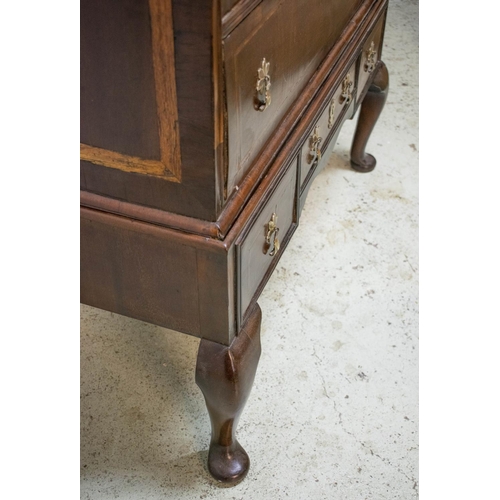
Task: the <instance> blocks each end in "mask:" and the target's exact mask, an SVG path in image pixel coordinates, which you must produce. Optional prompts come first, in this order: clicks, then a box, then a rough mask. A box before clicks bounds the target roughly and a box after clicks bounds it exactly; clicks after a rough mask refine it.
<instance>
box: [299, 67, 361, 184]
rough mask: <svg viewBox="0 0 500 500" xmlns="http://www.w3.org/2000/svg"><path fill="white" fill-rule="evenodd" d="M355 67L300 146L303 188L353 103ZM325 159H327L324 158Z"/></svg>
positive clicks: (324, 154)
mask: <svg viewBox="0 0 500 500" xmlns="http://www.w3.org/2000/svg"><path fill="white" fill-rule="evenodd" d="M355 77H356V66H355V64H353V65H352V66H351V68H350V69H349V71H348V72H347V73H346V75H345V76H344V77H343V78H342V80H341V83H340V84H339V85H338V86H337V88H336V90H335V91H334V93H333V96H332V98H331V99H330V100H329V101H327V103H326V107H325V109H324V111H323V113H322V114H321V116H320V118H319V119H318V121H317V122H316V123H315V124H314V126H313V128H312V130H311V134H310V135H309V137H308V139H307V140H306V142H305V143H304V145H303V146H302V152H301V156H300V186H301V187H303V186H304V184H305V183H306V182H307V178H308V176H309V174H310V173H312V170H313V169H315V168H316V167H317V166H318V164H320V163H321V161H322V159H323V158H326V157H327V156H328V155H326V150H327V149H328V147H329V145H330V142H331V139H332V138H333V137H334V133H335V131H336V130H337V129H338V126H339V124H340V121H341V119H342V117H343V116H344V115H345V113H346V112H347V110H348V109H349V107H350V106H351V105H352V103H353V102H354V96H355V93H356V85H355ZM326 159H327V158H326Z"/></svg>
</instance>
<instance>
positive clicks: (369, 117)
mask: <svg viewBox="0 0 500 500" xmlns="http://www.w3.org/2000/svg"><path fill="white" fill-rule="evenodd" d="M386 9H387V0H313V1H311V0H190V1H187V0H121V1H120V2H117V1H113V0H82V2H81V149H80V152H81V207H82V208H81V266H82V267H81V301H82V302H83V303H86V304H89V305H92V306H95V307H99V308H102V309H106V310H109V311H113V312H116V313H119V314H123V315H127V316H130V317H134V318H138V319H141V320H144V321H147V322H151V323H154V324H157V325H161V326H164V327H168V328H171V329H175V330H178V331H181V332H185V333H188V334H191V335H195V336H197V337H200V338H202V339H204V340H203V341H202V342H201V344H200V353H199V358H198V366H197V383H198V385H200V387H201V389H202V391H203V392H204V395H205V398H206V400H207V406H208V408H209V412H210V416H211V419H212V431H213V432H212V443H211V447H210V455H209V467H210V471H211V473H212V474H213V475H214V477H216V478H217V479H220V480H222V481H227V482H236V481H238V480H241V479H242V478H243V477H244V475H245V473H246V471H247V470H248V457H247V456H246V454H245V452H244V450H243V449H242V448H241V446H240V445H239V444H238V443H237V441H236V439H235V437H234V430H235V427H236V422H237V419H238V416H239V413H240V411H241V409H242V407H243V404H244V402H245V400H246V396H247V395H248V392H249V390H250V387H251V385H252V381H253V374H254V373H255V369H256V366H257V361H258V354H259V353H260V344H259V342H258V335H259V328H260V310H259V308H258V305H257V304H256V301H257V299H258V296H259V294H260V292H261V291H262V289H263V287H264V286H265V284H266V282H267V280H268V278H269V276H270V274H271V273H272V271H273V269H274V267H275V266H276V264H277V262H278V260H279V258H280V256H281V254H282V253H283V251H284V250H285V248H286V246H287V244H288V242H289V241H290V238H291V237H292V235H293V233H294V231H295V229H296V228H297V225H298V223H299V220H300V212H301V209H302V206H303V204H304V200H305V197H306V196H307V192H308V188H309V186H310V185H311V182H312V181H313V179H314V177H315V176H316V175H317V173H318V172H319V171H320V169H321V167H322V166H323V165H324V164H325V161H326V159H327V157H328V152H329V151H331V149H332V147H331V145H333V144H335V139H336V137H337V134H338V132H339V130H340V127H341V126H342V123H343V122H344V121H345V120H346V119H348V118H352V117H353V115H354V113H355V111H356V109H357V108H358V106H359V105H360V103H361V102H364V104H363V106H362V110H361V114H360V119H359V124H358V128H357V131H356V135H355V139H354V142H353V150H352V165H353V167H354V168H355V169H357V170H359V171H370V170H372V169H373V168H374V166H375V160H374V158H373V157H371V156H370V155H367V154H366V153H365V151H364V150H365V146H366V143H367V141H368V137H369V134H370V132H371V130H372V128H373V126H374V124H375V122H376V120H377V117H378V115H379V113H380V111H381V109H382V107H383V103H384V101H385V97H386V95H387V87H388V77H387V70H386V68H385V66H384V64H383V63H382V62H381V60H380V56H381V52H382V42H383V33H384V23H385V13H386ZM365 96H366V97H365ZM217 359H219V361H217ZM221 360H223V361H221ZM228 360H229V361H230V365H231V369H228V368H227V363H228V362H229V361H228ZM221 363H222V364H221ZM221 394H223V396H221ZM228 422H230V424H228ZM228 425H229V427H228Z"/></svg>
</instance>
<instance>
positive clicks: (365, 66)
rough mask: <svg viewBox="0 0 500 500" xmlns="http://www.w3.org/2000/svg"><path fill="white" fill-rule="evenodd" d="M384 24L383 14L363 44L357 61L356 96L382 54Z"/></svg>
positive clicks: (361, 91)
mask: <svg viewBox="0 0 500 500" xmlns="http://www.w3.org/2000/svg"><path fill="white" fill-rule="evenodd" d="M384 24H385V15H384V16H382V18H381V19H380V20H379V21H378V23H377V25H376V26H375V28H374V30H373V31H372V32H371V33H370V36H369V37H368V39H367V40H366V42H365V43H364V45H363V50H362V52H361V57H360V61H359V77H358V94H357V98H358V99H359V97H360V96H361V94H362V93H363V90H364V88H365V86H366V83H367V82H368V79H369V78H370V75H371V74H372V73H373V70H374V69H375V66H376V64H377V62H378V61H379V60H380V57H381V54H382V34H383V30H384Z"/></svg>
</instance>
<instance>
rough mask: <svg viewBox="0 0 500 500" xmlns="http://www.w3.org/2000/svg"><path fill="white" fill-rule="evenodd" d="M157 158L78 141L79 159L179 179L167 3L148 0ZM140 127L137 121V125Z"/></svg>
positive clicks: (172, 47)
mask: <svg viewBox="0 0 500 500" xmlns="http://www.w3.org/2000/svg"><path fill="white" fill-rule="evenodd" d="M149 10H150V22H151V45H152V47H151V51H152V60H153V68H154V87H155V94H156V106H157V121H158V134H159V149H160V161H157V160H151V159H148V158H141V157H137V156H131V155H127V154H124V153H123V152H119V151H112V150H109V149H105V148H101V147H95V146H92V145H88V144H80V158H81V159H82V160H85V161H89V162H91V163H95V164H98V165H103V166H105V167H108V168H115V169H118V170H123V171H124V172H135V173H140V174H144V175H152V176H156V177H162V178H164V179H165V180H167V181H173V182H180V181H181V156H180V143H179V131H178V125H177V124H178V116H177V94H176V85H175V67H174V60H173V54H174V42H173V23H172V10H171V4H170V2H165V1H163V0H149ZM138 126H139V124H138Z"/></svg>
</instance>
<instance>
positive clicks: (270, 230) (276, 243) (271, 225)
mask: <svg viewBox="0 0 500 500" xmlns="http://www.w3.org/2000/svg"><path fill="white" fill-rule="evenodd" d="M277 224H278V216H277V215H276V214H275V213H273V215H271V220H270V221H269V222H268V223H267V234H266V246H265V249H264V253H267V252H268V250H269V247H270V246H271V237H272V236H273V234H274V240H273V249H272V250H271V251H270V252H269V255H270V256H271V257H274V256H275V255H276V252H278V251H279V249H280V240H279V239H278V233H279V230H280V228H279V227H278V226H277Z"/></svg>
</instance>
